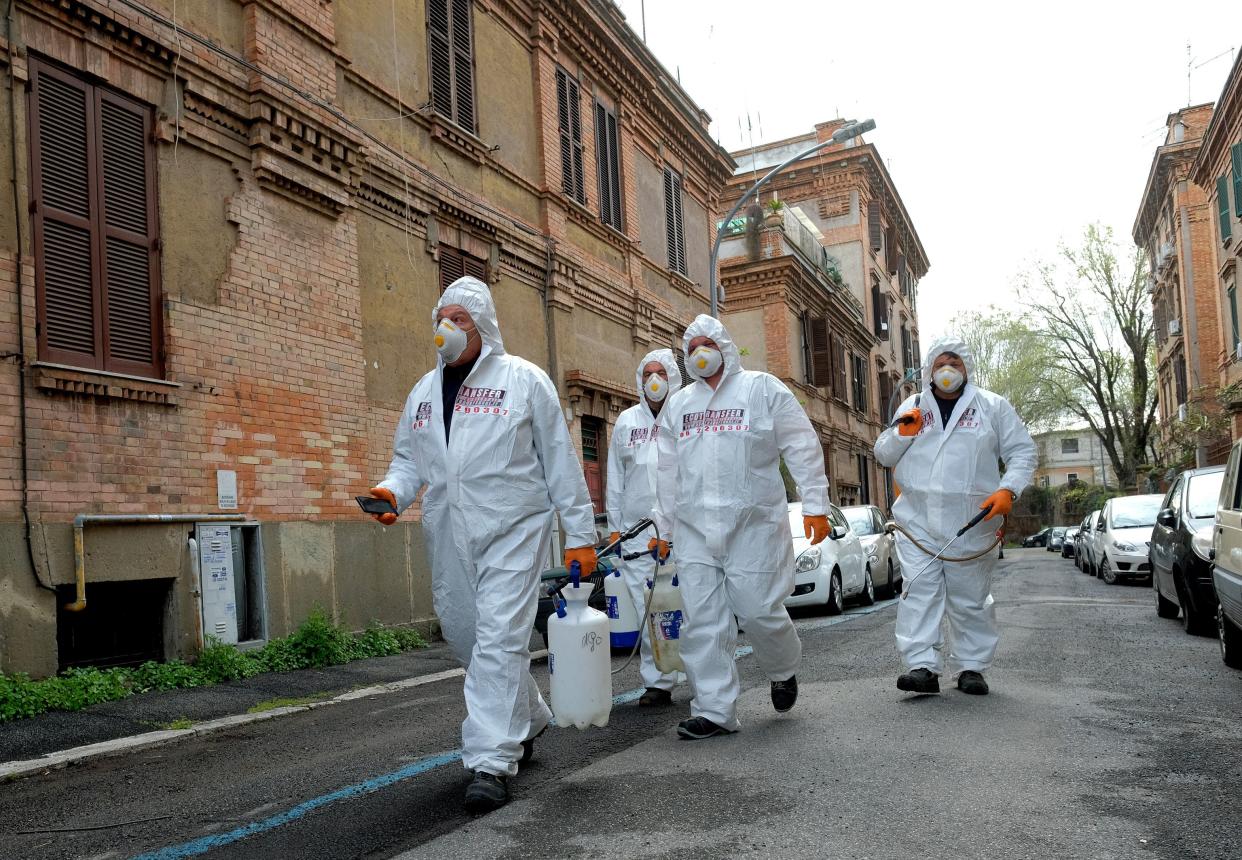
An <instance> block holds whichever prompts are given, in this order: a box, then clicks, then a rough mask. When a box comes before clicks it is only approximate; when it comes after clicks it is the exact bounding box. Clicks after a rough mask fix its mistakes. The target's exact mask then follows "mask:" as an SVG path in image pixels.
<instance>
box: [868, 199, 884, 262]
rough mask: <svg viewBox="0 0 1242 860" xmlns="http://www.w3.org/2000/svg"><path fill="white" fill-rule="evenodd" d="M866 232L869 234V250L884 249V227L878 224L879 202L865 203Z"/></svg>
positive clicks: (869, 201) (870, 201)
mask: <svg viewBox="0 0 1242 860" xmlns="http://www.w3.org/2000/svg"><path fill="white" fill-rule="evenodd" d="M867 232H868V233H869V234H870V235H869V238H870V239H871V250H872V251H879V250H880V249H881V248H883V247H884V225H883V224H881V223H880V201H879V200H868V201H867Z"/></svg>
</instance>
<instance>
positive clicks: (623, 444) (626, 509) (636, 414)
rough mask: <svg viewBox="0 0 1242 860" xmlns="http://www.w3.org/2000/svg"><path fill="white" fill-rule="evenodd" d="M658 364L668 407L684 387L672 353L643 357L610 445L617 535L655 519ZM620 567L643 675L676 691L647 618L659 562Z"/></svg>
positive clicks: (611, 510)
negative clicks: (634, 397)
mask: <svg viewBox="0 0 1242 860" xmlns="http://www.w3.org/2000/svg"><path fill="white" fill-rule="evenodd" d="M653 361H655V362H659V363H660V366H661V367H663V368H664V371H665V373H667V374H668V391H669V392H671V393H670V394H668V395H667V396H666V397H665V399H664V403H665V405H666V406H667V404H668V403H669V401H670V400H671V399H672V397H673V395H674V394H676V392H677V390H678V389H679V388H681V373H680V372H679V371H678V370H677V359H676V358H675V357H674V355H673V351H672V350H671V349H657V350H653V351H652V352H649V353H647V355H646V356H644V357H643V360H642V361H641V362H640V363H639V365H638V371H637V373H636V374H635V376H636V379H635V382H636V383H637V386H638V403H637V405H635V406H631V407H630V408H629V409H627V410H625V411H624V412H622V413H621V415H620V416H619V417H618V418H617V423H616V425H615V426H614V427H613V430H612V444H611V445H609V446H608V494H607V505H608V530H609V531H613V532H621V531H625V530H626V529H627V528H629V527H630V526H632V525H634V523H636V522H638V521H639V520H641V519H643V518H644V517H649V516H651V512H652V511H653V510H654V509H655V497H656V465H657V461H658V459H659V457H658V453H659V452H658V450H657V447H656V439H657V436H658V433H659V422H658V421H657V420H656V416H655V413H653V412H652V411H651V406H650V405H649V404H648V403H647V397H646V393H645V391H644V389H643V368H644V367H646V366H647V365H648V364H650V363H651V362H653ZM653 534H654V532H651V531H650V530H648V531H647V532H646V533H644V534H641V535H639V536H638V537H635V538H632V539H631V540H628V541H626V542H625V543H624V544H623V545H622V552H624V553H625V554H627V555H629V554H631V553H635V552H644V551H645V550H646V549H647V542H648V540H649V539H650V538H651V537H652V536H653ZM618 565H619V567H620V568H621V577H622V580H623V581H624V583H625V589H626V592H627V593H628V594H629V596H630V600H631V601H632V602H633V604H634V610H635V612H636V613H637V614H638V617H639V623H640V624H641V636H642V645H641V646H640V648H641V652H642V653H641V656H640V658H639V659H640V663H639V676H640V677H641V678H642V682H643V685H644V686H646V687H647V688H648V689H654V690H671V689H673V687H674V686H676V684H677V677H676V675H675V674H668V675H666V674H662V673H661V672H660V670H659V669H657V668H656V665H655V659H654V657H653V656H652V653H651V635H650V631H649V630H648V625H647V624H646V619H645V618H644V617H643V607H644V606H645V605H646V602H647V593H648V590H647V580H648V579H650V578H651V574H652V572H653V560H652V559H651V558H640V559H637V560H635V561H620V562H619V563H618Z"/></svg>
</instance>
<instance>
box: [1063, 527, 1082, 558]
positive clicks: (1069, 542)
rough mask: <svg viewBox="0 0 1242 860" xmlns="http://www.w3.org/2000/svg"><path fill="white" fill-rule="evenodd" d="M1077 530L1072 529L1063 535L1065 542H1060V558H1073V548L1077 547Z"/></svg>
mask: <svg viewBox="0 0 1242 860" xmlns="http://www.w3.org/2000/svg"><path fill="white" fill-rule="evenodd" d="M1078 531H1079V530H1078V529H1077V528H1072V529H1070V530H1069V531H1067V532H1066V533H1065V540H1063V541H1062V542H1061V558H1073V557H1074V551H1075V547H1076V546H1077V545H1078Z"/></svg>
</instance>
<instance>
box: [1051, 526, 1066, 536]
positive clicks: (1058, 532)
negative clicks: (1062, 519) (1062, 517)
mask: <svg viewBox="0 0 1242 860" xmlns="http://www.w3.org/2000/svg"><path fill="white" fill-rule="evenodd" d="M1066 531H1067V529H1065V528H1062V527H1061V526H1057V527H1056V528H1055V529H1053V530H1052V536H1053V537H1062V536H1063V535H1064V534H1065V532H1066Z"/></svg>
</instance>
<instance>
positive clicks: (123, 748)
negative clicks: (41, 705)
mask: <svg viewBox="0 0 1242 860" xmlns="http://www.w3.org/2000/svg"><path fill="white" fill-rule="evenodd" d="M547 654H548V652H547V651H546V650H543V651H533V652H531V655H530V656H531V659H532V660H537V659H540V658H543V657H546V656H547ZM465 674H466V671H465V670H464V669H447V670H445V671H442V672H432V673H430V674H427V675H416V676H414V677H412V678H404V679H402V680H400V681H390V682H388V683H386V684H375V685H373V686H370V687H360V688H359V689H357V690H349V691H347V692H344V693H341V694H339V695H336V696H333V697H332V698H330V699H324V700H323V701H319V702H307V703H305V704H301V705H286V706H284V707H280V708H272V709H271V710H268V711H259V712H257V713H253V714H251V713H245V714H232V715H230V716H226V717H216V718H215V719H211V720H204V721H203V722H201V723H195V724H194V725H192V726H190V727H189V728H185V729H161V730H160V731H155V732H143V733H142V734H140V735H129V736H128V737H123V738H114V739H112V740H108V741H100V742H99V743H94V744H85V745H83V746H79V747H72V748H70V749H67V750H58V751H56V752H50V753H45V754H44V755H41V756H39V757H38V758H32V759H22V760H17V761H9V762H4V763H2V764H0V783H7V782H12V781H14V780H17V779H21V778H22V777H26V776H32V775H34V774H37V773H48V772H50V771H53V770H60V769H61V768H64V767H68V766H70V765H74V764H82V763H84V762H88V761H94V760H96V759H102V758H111V757H114V756H119V755H125V754H127V753H133V752H140V751H142V750H148V749H153V748H154V747H160V746H165V745H167V744H172V743H176V742H178V741H183V740H187V739H189V738H194V737H201V736H203V735H209V734H213V733H215V732H221V731H225V730H227V729H236V728H240V727H243V726H248V725H251V724H253V723H261V722H264V721H266V720H274V719H278V718H280V717H287V716H289V715H290V714H300V713H303V712H305V711H313V710H315V709H316V708H326V707H329V706H331V705H340V704H343V703H345V702H354V701H357V700H359V699H367V698H371V697H372V696H383V695H387V694H389V693H399V692H401V691H402V690H409V689H412V688H414V687H421V686H424V685H425V684H434V683H437V682H438V681H447V680H449V679H450V678H459V677H461V676H463V675H465Z"/></svg>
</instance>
